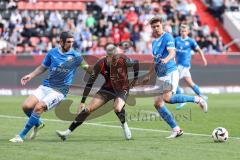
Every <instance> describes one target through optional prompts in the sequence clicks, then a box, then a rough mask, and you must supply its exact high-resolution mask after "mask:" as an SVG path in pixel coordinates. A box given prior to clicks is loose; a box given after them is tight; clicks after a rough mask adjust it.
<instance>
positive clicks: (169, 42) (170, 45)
mask: <svg viewBox="0 0 240 160" xmlns="http://www.w3.org/2000/svg"><path fill="white" fill-rule="evenodd" d="M166 41H167V42H166V45H167V46H166V47H167V49H175V41H174V38H173V36H172V35H170V34H168V35H167V37H166Z"/></svg>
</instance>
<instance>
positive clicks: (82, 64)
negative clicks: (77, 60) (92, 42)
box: [80, 60, 91, 73]
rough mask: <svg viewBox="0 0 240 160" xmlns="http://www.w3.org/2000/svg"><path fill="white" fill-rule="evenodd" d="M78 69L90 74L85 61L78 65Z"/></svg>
mask: <svg viewBox="0 0 240 160" xmlns="http://www.w3.org/2000/svg"><path fill="white" fill-rule="evenodd" d="M80 67H81V68H82V69H84V70H85V71H86V72H88V73H91V68H90V66H89V65H88V64H87V62H86V61H84V60H83V61H82V63H81V64H80Z"/></svg>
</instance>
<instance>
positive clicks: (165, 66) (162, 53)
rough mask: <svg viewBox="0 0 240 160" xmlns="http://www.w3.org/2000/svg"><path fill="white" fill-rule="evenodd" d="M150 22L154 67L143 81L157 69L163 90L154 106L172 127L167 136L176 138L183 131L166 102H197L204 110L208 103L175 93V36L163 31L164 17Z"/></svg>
mask: <svg viewBox="0 0 240 160" xmlns="http://www.w3.org/2000/svg"><path fill="white" fill-rule="evenodd" d="M149 23H150V25H151V28H152V31H153V35H154V36H155V38H156V39H155V40H153V42H152V54H153V57H154V67H152V68H150V70H149V73H148V74H147V75H146V77H145V78H144V80H143V83H145V82H147V81H149V80H150V77H151V75H152V73H153V72H154V69H155V72H156V75H157V83H156V84H157V85H158V86H159V87H160V88H162V89H163V90H162V92H161V93H159V96H157V97H155V103H154V106H155V108H156V109H157V111H158V112H159V114H160V116H161V117H162V118H163V119H164V121H165V122H166V123H167V124H168V125H169V126H170V127H171V128H172V133H171V135H170V136H169V137H167V138H176V137H179V136H181V135H182V134H183V131H182V130H181V129H180V127H179V126H178V125H177V124H176V122H175V120H174V118H173V116H172V115H171V113H170V112H169V111H168V109H167V107H166V106H165V102H166V103H170V104H175V103H184V102H192V103H197V104H199V105H200V107H201V108H202V109H203V111H204V112H207V103H206V101H205V100H204V99H203V98H201V97H199V96H187V95H183V94H175V93H176V89H177V86H178V81H179V75H178V70H177V65H176V63H175V61H174V58H175V45H174V38H173V37H172V35H171V34H169V33H166V32H164V31H163V24H162V19H161V18H160V17H154V18H152V19H151V20H150V22H149Z"/></svg>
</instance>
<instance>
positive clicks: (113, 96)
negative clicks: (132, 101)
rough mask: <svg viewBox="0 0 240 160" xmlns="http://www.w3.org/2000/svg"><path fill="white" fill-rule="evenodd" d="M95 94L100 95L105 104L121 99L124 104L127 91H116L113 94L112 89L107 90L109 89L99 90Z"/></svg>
mask: <svg viewBox="0 0 240 160" xmlns="http://www.w3.org/2000/svg"><path fill="white" fill-rule="evenodd" d="M96 94H98V95H101V96H102V97H103V98H104V99H105V101H106V102H108V101H110V100H112V99H114V100H115V99H116V98H121V99H122V100H124V102H126V100H127V98H128V94H129V90H123V91H118V92H115V91H114V89H109V88H101V89H100V90H99V91H98V92H97V93H96Z"/></svg>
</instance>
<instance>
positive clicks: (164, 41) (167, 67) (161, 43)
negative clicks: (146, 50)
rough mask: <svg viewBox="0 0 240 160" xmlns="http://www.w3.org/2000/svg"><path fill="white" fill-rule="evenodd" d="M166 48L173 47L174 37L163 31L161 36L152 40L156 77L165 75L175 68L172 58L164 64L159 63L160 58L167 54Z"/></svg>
mask: <svg viewBox="0 0 240 160" xmlns="http://www.w3.org/2000/svg"><path fill="white" fill-rule="evenodd" d="M168 49H175V45H174V38H173V37H172V35H171V34H169V33H163V34H162V35H161V37H159V38H157V39H155V40H154V41H153V42H152V53H153V56H154V62H155V71H156V74H157V76H158V77H163V76H166V75H167V74H169V73H171V72H172V71H174V70H176V69H177V66H176V63H175V61H174V58H173V59H171V60H170V61H168V63H166V64H162V63H161V59H164V58H166V57H167V56H168V55H169V52H168Z"/></svg>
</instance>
